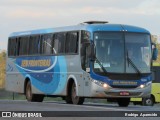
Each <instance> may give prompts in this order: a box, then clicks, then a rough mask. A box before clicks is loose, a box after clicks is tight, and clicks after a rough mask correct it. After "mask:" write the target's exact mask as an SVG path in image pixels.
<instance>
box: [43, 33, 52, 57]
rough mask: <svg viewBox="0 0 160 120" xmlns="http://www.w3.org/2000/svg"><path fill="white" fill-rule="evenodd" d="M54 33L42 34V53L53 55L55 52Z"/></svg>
mask: <svg viewBox="0 0 160 120" xmlns="http://www.w3.org/2000/svg"><path fill="white" fill-rule="evenodd" d="M52 45H53V44H52V34H46V35H43V36H42V54H45V55H51V54H52V53H53V46H52Z"/></svg>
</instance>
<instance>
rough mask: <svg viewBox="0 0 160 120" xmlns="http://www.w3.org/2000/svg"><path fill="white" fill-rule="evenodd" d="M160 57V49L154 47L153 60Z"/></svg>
mask: <svg viewBox="0 0 160 120" xmlns="http://www.w3.org/2000/svg"><path fill="white" fill-rule="evenodd" d="M157 57H158V49H157V48H154V49H153V53H152V60H157Z"/></svg>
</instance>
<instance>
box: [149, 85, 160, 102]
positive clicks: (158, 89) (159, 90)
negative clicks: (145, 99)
mask: <svg viewBox="0 0 160 120" xmlns="http://www.w3.org/2000/svg"><path fill="white" fill-rule="evenodd" d="M151 94H152V95H153V96H154V97H155V102H160V83H152V93H151Z"/></svg>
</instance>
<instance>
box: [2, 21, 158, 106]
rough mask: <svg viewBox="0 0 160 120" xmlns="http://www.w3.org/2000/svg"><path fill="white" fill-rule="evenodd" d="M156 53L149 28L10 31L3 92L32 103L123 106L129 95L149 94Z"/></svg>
mask: <svg viewBox="0 0 160 120" xmlns="http://www.w3.org/2000/svg"><path fill="white" fill-rule="evenodd" d="M156 51H157V49H156V48H154V49H153V50H152V43H151V36H150V33H149V31H148V30H146V29H144V28H140V27H136V26H131V25H122V24H110V23H108V22H106V21H87V22H84V23H81V24H78V25H75V26H67V27H58V28H48V29H40V30H31V31H24V32H14V33H12V34H11V35H10V36H9V39H8V58H7V66H6V86H5V88H6V90H8V91H12V92H16V93H22V94H24V95H25V96H26V99H27V100H28V101H31V102H42V101H43V99H44V97H45V96H51V97H62V98H63V99H64V100H65V101H66V103H69V104H78V105H80V104H83V102H84V99H85V98H103V99H107V100H109V99H114V100H116V101H117V103H118V105H119V106H122V107H127V106H128V105H129V103H130V98H131V97H149V96H150V91H151V82H152V79H151V64H152V59H156V56H157V52H156Z"/></svg>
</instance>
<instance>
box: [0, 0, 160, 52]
mask: <svg viewBox="0 0 160 120" xmlns="http://www.w3.org/2000/svg"><path fill="white" fill-rule="evenodd" d="M0 15H1V17H0V32H1V34H0V49H3V50H6V49H7V40H8V36H9V35H10V34H11V33H12V32H17V31H26V30H34V29H41V28H52V27H53V28H54V27H62V26H69V25H76V24H79V23H82V22H84V21H89V20H102V21H109V23H116V24H128V25H135V26H139V27H143V28H146V29H147V30H149V31H150V32H151V34H153V35H160V0H0Z"/></svg>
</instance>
